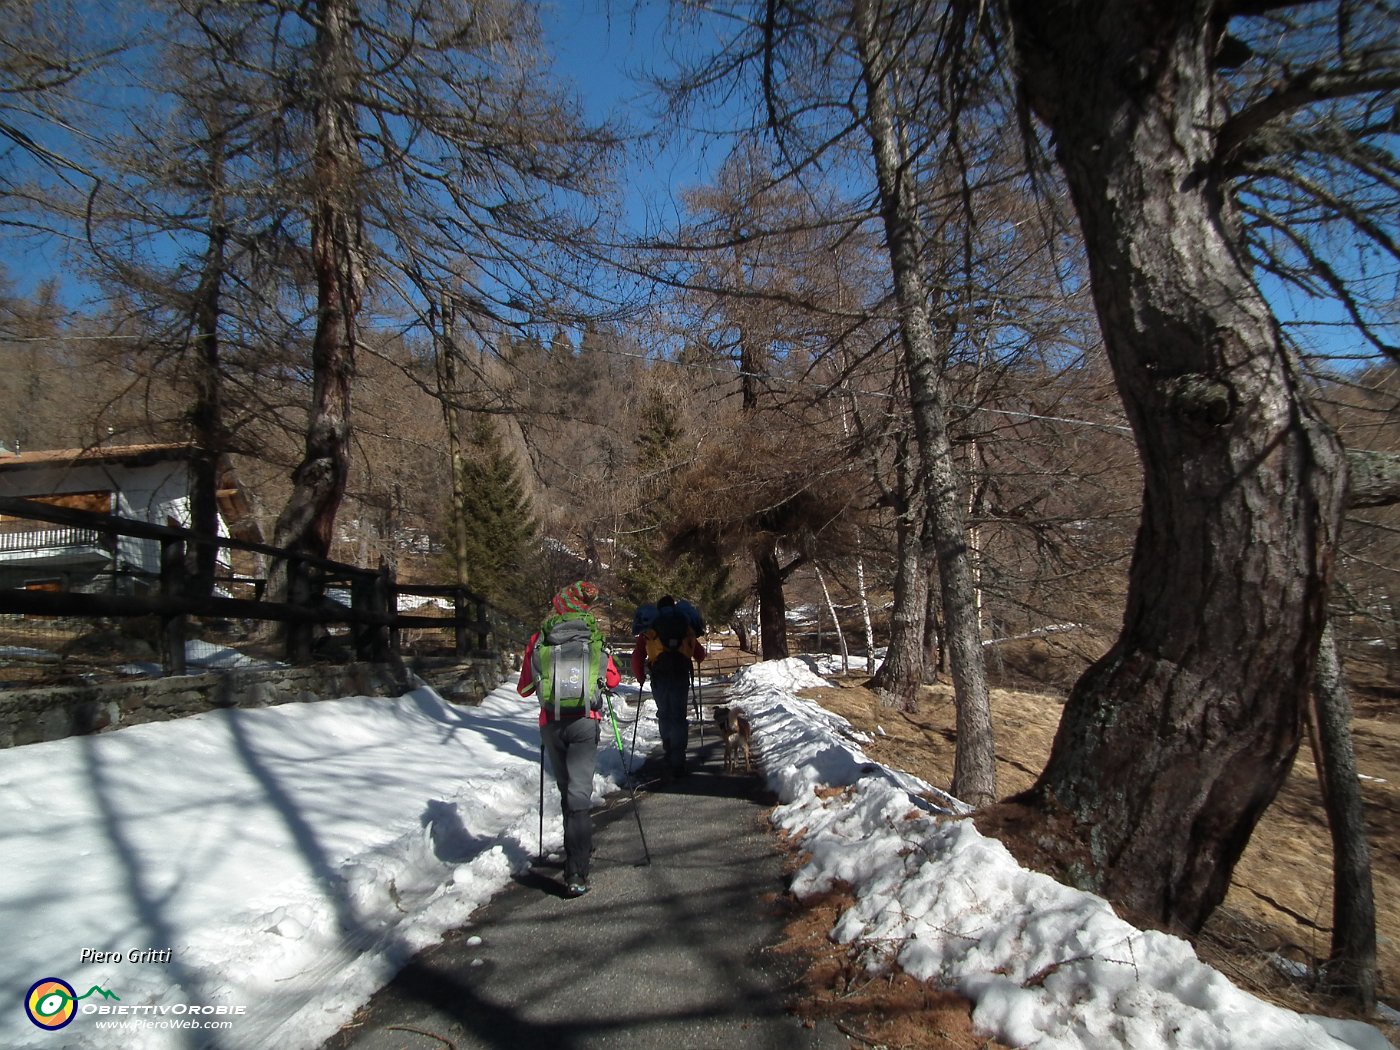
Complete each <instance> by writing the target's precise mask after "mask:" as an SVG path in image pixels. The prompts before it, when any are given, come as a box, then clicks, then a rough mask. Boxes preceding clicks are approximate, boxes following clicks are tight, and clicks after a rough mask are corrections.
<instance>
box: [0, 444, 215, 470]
mask: <svg viewBox="0 0 1400 1050" xmlns="http://www.w3.org/2000/svg"><path fill="white" fill-rule="evenodd" d="M192 451H193V446H191V445H190V443H189V442H187V441H180V442H161V443H151V444H146V445H97V446H94V447H93V448H59V449H44V450H42V451H39V452H12V453H8V454H6V453H3V452H0V471H11V470H32V469H37V468H39V467H63V466H71V467H78V466H86V465H87V464H95V463H117V464H121V465H122V466H129V467H140V466H144V465H146V464H147V463H160V462H163V461H165V460H172V459H188V458H189V457H190V454H191V452H192Z"/></svg>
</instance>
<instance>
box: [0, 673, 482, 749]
mask: <svg viewBox="0 0 1400 1050" xmlns="http://www.w3.org/2000/svg"><path fill="white" fill-rule="evenodd" d="M508 673H509V667H508V666H507V665H506V664H505V663H504V662H503V661H502V660H501V659H499V658H497V657H482V658H476V659H471V660H468V661H464V662H462V663H442V664H438V665H436V666H423V667H419V666H415V667H414V668H413V669H412V670H411V671H410V670H408V669H406V668H404V667H403V666H402V665H399V664H367V663H351V664H339V665H334V666H314V667H285V668H259V669H233V670H226V671H216V672H211V673H208V674H199V675H182V676H179V677H173V678H148V679H142V680H141V681H137V682H116V683H107V684H100V685H90V686H87V685H85V686H55V687H49V688H42V689H13V690H5V691H3V692H0V747H17V746H19V745H22V744H35V743H39V742H40V741H44V740H62V739H64V738H65V737H70V736H82V735H84V734H87V733H101V732H104V731H107V730H112V729H120V728H123V727H124V726H132V725H139V724H141V723H143V722H163V721H167V720H169V719H172V718H183V717H185V716H187V715H194V714H199V713H201V712H204V711H212V710H215V709H217V708H223V707H273V706H276V705H278V704H290V703H307V702H310V701H316V700H333V699H336V698H338V697H342V696H400V695H402V694H403V693H406V692H408V691H409V690H410V689H412V688H413V687H414V686H415V685H416V684H417V680H418V679H419V678H421V680H422V681H425V682H427V683H428V684H429V685H432V686H433V687H434V688H435V689H437V690H438V692H439V693H441V695H442V696H443V698H444V699H446V700H449V701H451V702H453V703H464V704H477V703H480V702H481V700H482V698H483V697H485V696H486V694H487V693H489V692H490V691H491V690H492V689H494V688H495V687H496V686H497V685H498V684H499V683H500V682H502V681H504V680H505V677H506V675H507V674H508Z"/></svg>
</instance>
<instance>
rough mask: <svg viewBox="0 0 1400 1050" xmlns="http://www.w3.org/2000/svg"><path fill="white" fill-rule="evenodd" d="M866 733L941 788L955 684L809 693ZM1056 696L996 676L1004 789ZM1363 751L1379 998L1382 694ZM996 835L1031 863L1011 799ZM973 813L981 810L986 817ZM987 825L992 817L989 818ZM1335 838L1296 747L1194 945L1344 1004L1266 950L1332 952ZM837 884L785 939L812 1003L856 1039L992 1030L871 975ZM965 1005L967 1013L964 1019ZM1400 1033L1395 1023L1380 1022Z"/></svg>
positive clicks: (1251, 980) (1247, 976)
mask: <svg viewBox="0 0 1400 1050" xmlns="http://www.w3.org/2000/svg"><path fill="white" fill-rule="evenodd" d="M805 695H806V696H807V697H808V698H809V699H812V700H815V701H817V702H818V703H820V704H821V705H822V706H823V707H825V708H827V709H828V710H830V711H833V712H835V713H836V714H839V715H841V716H842V717H844V718H846V719H847V720H848V721H850V722H851V724H852V725H854V726H855V727H856V728H857V729H861V730H864V731H866V732H868V733H870V734H871V735H872V740H871V741H870V743H868V744H867V745H865V750H866V753H867V754H869V755H870V757H871V758H873V759H875V760H876V761H878V762H881V763H882V764H884V765H888V766H893V767H895V768H898V769H902V770H905V771H906V772H909V773H913V774H915V775H916V776H919V777H922V778H923V779H925V780H927V781H928V782H929V783H931V784H933V785H935V786H937V787H943V788H946V787H947V786H948V785H949V784H950V782H951V780H952V774H953V741H954V711H953V699H952V690H951V689H950V688H949V687H946V686H933V687H927V688H925V689H924V691H923V693H922V695H921V697H920V710H919V711H918V712H917V713H914V714H905V713H902V712H899V711H896V710H894V709H892V708H889V707H885V706H882V705H881V703H880V701H879V699H878V698H877V697H876V696H875V695H874V694H873V693H871V692H870V691H869V690H867V689H865V688H863V687H861V686H855V685H845V686H841V687H838V688H834V689H817V690H811V691H808V692H806V693H805ZM1061 703H1062V701H1061V698H1059V697H1056V696H1046V695H1041V694H1038V693H1033V692H1022V691H1017V690H1007V689H994V690H993V691H992V717H993V720H994V725H995V727H996V734H997V763H998V764H997V777H998V789H999V791H1000V792H1001V794H1002V795H1003V796H1008V795H1011V794H1014V793H1016V792H1018V791H1021V790H1023V789H1025V788H1028V787H1030V786H1031V784H1032V783H1033V781H1034V779H1035V777H1036V775H1037V774H1038V773H1039V771H1040V768H1041V766H1042V765H1043V764H1044V762H1045V759H1046V757H1047V756H1048V754H1049V752H1050V744H1051V741H1052V739H1053V737H1054V733H1055V729H1056V726H1057V725H1058V723H1059V718H1060V710H1061ZM1357 706H1358V710H1359V711H1360V712H1362V716H1361V717H1358V718H1356V719H1355V722H1354V724H1353V733H1354V734H1355V744H1356V760H1357V767H1358V770H1359V772H1360V773H1361V774H1362V778H1363V779H1362V795H1363V799H1364V802H1365V806H1366V817H1367V825H1368V830H1369V832H1370V845H1371V851H1372V853H1371V863H1372V878H1373V880H1374V886H1375V899H1376V913H1377V914H1376V921H1377V935H1378V940H1379V947H1378V971H1379V972H1378V974H1377V978H1378V981H1377V984H1378V992H1379V995H1380V998H1382V999H1383V1000H1385V1001H1387V1002H1390V1003H1392V1004H1394V1003H1395V1002H1396V1000H1397V999H1400V864H1397V860H1400V821H1397V819H1396V817H1397V814H1400V716H1397V714H1396V711H1395V709H1394V707H1393V706H1391V705H1388V704H1369V703H1365V702H1363V701H1361V700H1359V701H1358V705H1357ZM1001 809H1002V810H1003V812H1001V813H1000V818H999V819H1000V820H1001V823H1000V824H999V825H998V832H997V833H998V835H999V837H1001V836H1014V837H1016V838H1018V839H1019V842H1017V843H1015V845H1014V847H1013V844H1012V843H1011V842H1010V841H1008V840H1007V839H1006V838H1004V841H1008V847H1011V848H1012V851H1013V853H1015V854H1016V855H1017V856H1018V857H1020V858H1022V863H1027V864H1030V865H1032V866H1035V865H1034V853H1035V850H1034V838H1035V835H1034V832H1033V829H1025V828H1020V827H1018V822H1017V819H1016V815H1015V813H1014V812H1011V811H1009V810H1008V809H1007V807H1001ZM979 827H982V823H981V822H980V821H979ZM984 833H986V829H984ZM1331 864H1332V846H1331V838H1330V836H1329V834H1328V830H1327V820H1326V815H1325V813H1324V812H1323V809H1322V801H1321V797H1320V794H1319V790H1318V784H1317V776H1316V772H1315V770H1314V767H1313V762H1312V755H1311V752H1310V751H1309V750H1308V748H1307V746H1306V744H1305V745H1304V746H1303V748H1302V750H1301V751H1300V752H1299V757H1298V761H1297V763H1296V764H1295V766H1294V769H1293V772H1292V774H1291V775H1290V777H1289V779H1288V782H1287V784H1286V785H1285V786H1284V789H1283V791H1282V792H1281V793H1280V795H1279V797H1278V798H1277V800H1276V801H1275V802H1274V804H1273V805H1272V806H1271V807H1270V808H1269V810H1268V812H1266V813H1265V815H1264V819H1263V820H1262V821H1261V822H1260V824H1259V826H1258V828H1257V829H1256V831H1255V834H1254V837H1253V839H1252V840H1251V841H1250V844H1249V847H1248V849H1247V850H1246V851H1245V854H1244V856H1243V858H1242V859H1241V861H1240V863H1239V865H1238V866H1237V867H1236V869H1235V878H1234V882H1233V884H1232V885H1231V888H1230V892H1229V895H1228V896H1227V897H1226V900H1225V902H1224V904H1223V905H1222V906H1221V907H1220V908H1219V909H1218V910H1217V913H1216V915H1215V916H1214V917H1213V918H1212V919H1211V921H1210V923H1208V924H1207V927H1206V929H1205V930H1204V931H1203V932H1202V933H1201V935H1200V936H1198V937H1197V938H1196V939H1195V946H1196V950H1197V954H1198V955H1200V957H1201V958H1202V959H1204V960H1205V961H1206V962H1208V963H1210V964H1211V965H1212V966H1214V967H1216V968H1217V969H1219V970H1220V971H1221V972H1222V973H1224V974H1225V975H1226V976H1228V977H1229V978H1230V979H1231V980H1232V981H1233V982H1234V983H1235V984H1236V985H1237V986H1239V987H1241V988H1244V989H1246V990H1248V991H1250V992H1251V993H1253V994H1255V995H1257V996H1259V997H1260V998H1263V999H1267V1000H1269V1001H1272V1002H1275V1003H1278V1004H1279V1005H1282V1006H1285V1007H1287V1008H1289V1009H1292V1010H1298V1011H1301V1012H1307V1013H1318V1014H1330V1015H1333V1016H1348V1014H1347V1012H1346V1009H1345V1007H1344V1006H1339V1005H1338V1004H1336V1003H1333V1002H1330V1001H1327V1000H1324V999H1322V998H1320V997H1318V996H1315V995H1313V994H1312V993H1311V991H1310V989H1309V988H1308V987H1307V986H1306V985H1305V984H1302V983H1299V982H1297V981H1293V980H1289V979H1287V978H1285V977H1284V976H1283V975H1282V974H1281V973H1280V972H1279V969H1278V968H1277V967H1276V966H1275V965H1273V964H1272V962H1271V961H1270V957H1271V955H1276V954H1277V955H1283V956H1286V957H1288V958H1292V959H1294V960H1297V961H1303V962H1315V961H1316V960H1318V959H1319V958H1323V957H1325V956H1326V954H1327V950H1328V942H1329V938H1330V923H1331V915H1332V869H1331ZM845 903H846V902H843V901H842V899H841V898H839V897H832V898H828V899H825V900H822V901H818V902H816V903H815V904H812V905H811V906H806V905H804V906H802V907H799V908H798V909H797V910H796V914H795V916H794V918H793V920H792V922H791V924H790V926H789V937H790V939H789V945H790V947H791V948H792V950H794V951H798V952H801V953H802V954H803V955H804V956H805V957H806V958H808V959H809V960H811V964H810V969H809V982H808V989H807V994H808V996H809V1001H808V1003H807V1004H806V1005H805V1006H804V1008H803V1010H804V1013H807V1015H809V1016H813V1017H827V1018H831V1019H839V1020H840V1021H841V1023H842V1025H843V1029H844V1030H846V1031H847V1034H848V1035H851V1036H852V1038H853V1043H852V1045H853V1046H856V1045H861V1046H875V1045H880V1046H887V1047H907V1048H911V1050H933V1048H937V1050H983V1048H985V1047H990V1046H996V1045H998V1044H996V1043H993V1042H989V1041H987V1040H986V1038H985V1037H981V1038H979V1037H978V1036H977V1035H976V1034H975V1033H974V1032H973V1031H972V1029H971V1026H970V1024H969V1023H966V1004H958V1003H957V1002H956V1001H955V1000H954V999H949V998H946V997H941V996H940V994H939V993H938V992H936V991H934V990H931V989H928V988H926V987H924V986H921V985H920V984H919V983H918V982H914V981H911V980H909V979H908V978H907V977H904V976H903V975H901V976H899V977H895V978H892V979H889V978H879V979H878V980H875V981H870V980H868V979H867V978H865V977H863V976H861V968H860V967H859V966H858V960H852V959H850V958H849V957H848V956H847V953H846V950H845V949H844V948H842V947H840V946H838V945H834V944H831V943H830V942H829V940H827V939H826V932H827V931H828V930H830V929H831V927H832V925H833V924H834V922H835V919H836V917H837V916H838V915H839V914H840V911H841V910H842V908H843V907H844V906H845ZM959 1018H962V1021H961V1022H960V1021H959ZM1386 1035H1387V1036H1388V1037H1389V1038H1390V1039H1391V1041H1392V1042H1395V1043H1397V1045H1400V1032H1397V1030H1395V1029H1388V1030H1386Z"/></svg>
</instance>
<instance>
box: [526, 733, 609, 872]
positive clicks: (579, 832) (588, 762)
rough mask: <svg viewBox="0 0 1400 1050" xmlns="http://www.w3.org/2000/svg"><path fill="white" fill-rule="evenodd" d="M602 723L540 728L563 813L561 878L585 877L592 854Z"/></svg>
mask: <svg viewBox="0 0 1400 1050" xmlns="http://www.w3.org/2000/svg"><path fill="white" fill-rule="evenodd" d="M602 725H603V723H602V722H600V721H599V720H598V719H596V718H569V719H559V720H550V721H548V722H546V723H545V724H544V725H542V726H540V739H541V741H543V743H544V750H545V753H546V754H547V755H549V768H550V769H552V770H553V771H554V782H555V783H556V784H558V785H559V801H560V803H561V804H562V808H563V810H564V878H565V880H568V879H570V878H572V877H574V876H578V877H580V878H584V879H586V878H588V866H589V860H590V858H591V857H592V855H593V816H592V814H591V813H590V812H589V811H590V810H591V809H592V805H593V770H594V769H595V768H596V767H597V764H598V738H599V736H600V734H601V731H602Z"/></svg>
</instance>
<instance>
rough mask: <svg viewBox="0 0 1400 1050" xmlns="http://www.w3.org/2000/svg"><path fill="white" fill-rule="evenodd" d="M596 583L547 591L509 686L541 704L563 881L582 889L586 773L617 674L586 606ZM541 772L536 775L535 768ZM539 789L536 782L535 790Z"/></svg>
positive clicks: (587, 823) (589, 823)
mask: <svg viewBox="0 0 1400 1050" xmlns="http://www.w3.org/2000/svg"><path fill="white" fill-rule="evenodd" d="M597 600H598V588H597V587H596V586H595V585H593V584H591V583H589V582H587V581H586V580H578V581H577V582H575V583H571V584H569V586H567V587H565V588H564V589H563V590H561V591H560V592H559V593H558V594H556V595H555V596H554V599H553V602H552V603H551V604H552V607H553V610H554V612H553V615H551V616H550V617H549V618H548V619H546V620H545V621H544V623H542V624H540V629H539V630H538V631H536V632H535V633H534V634H533V635H531V636H530V641H529V643H528V644H527V645H526V646H525V655H524V657H523V659H522V661H521V667H520V682H519V683H518V684H517V685H516V687H515V691H516V692H518V693H519V694H520V695H521V696H532V695H533V696H536V697H538V699H539V702H540V745H541V751H542V752H546V751H547V752H548V753H549V762H550V767H551V768H552V769H553V770H554V780H555V783H557V784H558V785H559V800H560V804H561V806H562V808H563V811H564V887H565V892H566V893H568V894H569V896H571V897H578V896H581V895H583V894H584V893H587V892H588V875H589V865H590V860H591V858H592V854H593V818H592V815H591V813H590V810H591V809H592V806H593V771H594V769H595V767H596V766H597V762H598V740H599V738H600V737H601V735H602V718H603V704H604V697H603V694H604V692H605V691H609V690H612V689H615V688H617V685H618V683H619V682H621V681H622V675H621V673H620V672H619V671H618V669H617V665H616V664H614V663H613V658H612V654H611V653H609V652H608V650H607V646H606V644H605V642H604V638H603V632H602V631H601V630H600V629H599V627H598V621H597V620H595V619H594V617H593V613H592V611H591V609H592V607H593V605H594V603H595V602H597ZM541 775H543V774H541ZM540 790H541V791H543V790H544V789H543V786H542V787H541V789H540Z"/></svg>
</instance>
